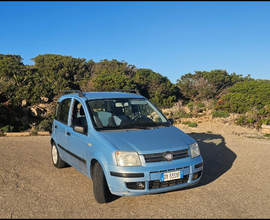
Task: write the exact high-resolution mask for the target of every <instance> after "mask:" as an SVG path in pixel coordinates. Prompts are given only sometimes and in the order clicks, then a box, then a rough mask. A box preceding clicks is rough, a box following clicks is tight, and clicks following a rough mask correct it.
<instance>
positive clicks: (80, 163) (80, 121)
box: [66, 99, 88, 173]
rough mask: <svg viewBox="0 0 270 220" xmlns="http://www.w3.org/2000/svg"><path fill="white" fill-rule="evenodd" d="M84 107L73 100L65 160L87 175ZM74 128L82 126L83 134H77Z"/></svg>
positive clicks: (86, 129)
mask: <svg viewBox="0 0 270 220" xmlns="http://www.w3.org/2000/svg"><path fill="white" fill-rule="evenodd" d="M85 110H86V109H85V107H83V105H82V103H81V102H80V101H79V100H77V99H74V100H73V104H72V109H71V111H72V112H71V122H70V126H69V127H68V128H67V136H66V140H67V159H68V161H70V163H72V164H73V165H74V166H75V167H77V168H78V169H80V170H81V171H83V172H85V173H87V165H86V150H87V143H88V142H87V139H88V136H87V135H88V124H87V118H86V115H85V112H86V111H85ZM75 126H83V127H84V132H83V133H81V132H78V131H75V130H74V127H75Z"/></svg>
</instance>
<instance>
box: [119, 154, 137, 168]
mask: <svg viewBox="0 0 270 220" xmlns="http://www.w3.org/2000/svg"><path fill="white" fill-rule="evenodd" d="M115 158H116V163H117V166H123V167H129V166H141V161H140V158H139V155H138V153H137V152H134V151H116V152H115Z"/></svg>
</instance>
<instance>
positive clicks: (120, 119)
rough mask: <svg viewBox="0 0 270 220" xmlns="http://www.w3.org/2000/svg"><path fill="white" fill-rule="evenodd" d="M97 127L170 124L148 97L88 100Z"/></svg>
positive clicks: (134, 126) (137, 127)
mask: <svg viewBox="0 0 270 220" xmlns="http://www.w3.org/2000/svg"><path fill="white" fill-rule="evenodd" d="M87 104H88V107H89V109H90V111H91V113H92V116H91V117H92V119H93V121H94V122H95V127H96V129H99V130H111V129H153V128H158V127H160V126H162V127H164V126H170V125H171V124H170V122H169V121H168V120H167V119H166V117H165V116H164V115H163V114H162V113H161V112H160V111H159V110H158V109H157V108H156V107H155V106H154V105H153V104H152V103H151V102H149V101H148V100H147V99H141V98H140V99H135V98H132V99H126V98H125V99H99V100H88V101H87Z"/></svg>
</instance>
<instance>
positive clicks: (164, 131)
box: [100, 126, 195, 154]
mask: <svg viewBox="0 0 270 220" xmlns="http://www.w3.org/2000/svg"><path fill="white" fill-rule="evenodd" d="M100 133H101V134H102V135H103V136H104V137H106V138H107V139H108V140H109V141H110V142H111V143H112V144H113V145H115V146H116V147H117V148H118V149H119V150H121V151H137V152H138V153H139V154H149V153H158V152H164V151H174V150H181V149H186V148H188V145H189V144H191V143H194V142H195V140H194V139H193V138H191V137H190V136H189V135H187V134H186V133H184V132H183V131H181V130H180V129H178V128H176V127H175V126H170V127H163V128H155V129H147V130H128V131H127V130H125V131H105V132H104V131H102V132H100Z"/></svg>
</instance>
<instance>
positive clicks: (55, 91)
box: [32, 54, 89, 100]
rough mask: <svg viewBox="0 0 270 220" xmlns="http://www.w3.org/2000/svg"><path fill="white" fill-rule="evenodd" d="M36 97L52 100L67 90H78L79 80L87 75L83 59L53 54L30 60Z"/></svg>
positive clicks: (87, 71)
mask: <svg viewBox="0 0 270 220" xmlns="http://www.w3.org/2000/svg"><path fill="white" fill-rule="evenodd" d="M32 60H33V61H34V62H35V65H34V68H35V70H34V75H33V76H34V79H33V82H34V83H35V84H36V86H35V88H33V90H35V92H36V93H37V94H36V95H38V96H39V97H40V96H45V97H48V98H49V99H50V100H52V99H53V98H54V97H55V96H57V95H59V94H62V93H63V92H64V91H65V90H68V89H79V88H80V87H79V83H80V80H82V79H83V78H84V77H85V75H88V74H89V65H87V62H86V60H85V59H82V58H73V57H71V56H61V55H55V54H45V55H38V56H37V57H35V58H33V59H32Z"/></svg>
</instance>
